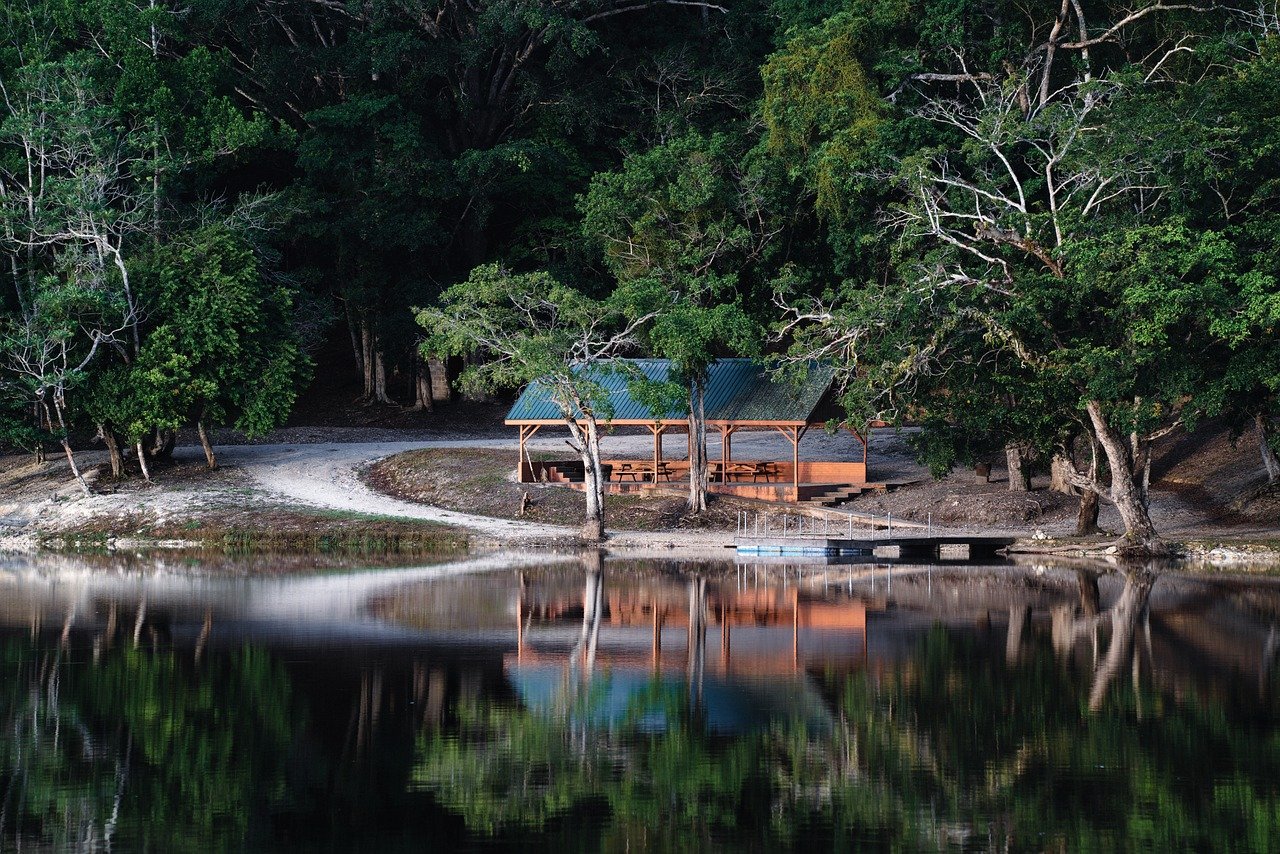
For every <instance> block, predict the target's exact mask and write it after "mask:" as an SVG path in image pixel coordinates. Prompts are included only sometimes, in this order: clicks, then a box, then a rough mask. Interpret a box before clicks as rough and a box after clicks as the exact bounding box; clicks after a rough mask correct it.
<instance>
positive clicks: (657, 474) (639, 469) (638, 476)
mask: <svg viewBox="0 0 1280 854" xmlns="http://www.w3.org/2000/svg"><path fill="white" fill-rule="evenodd" d="M613 474H615V475H617V478H618V481H619V482H621V481H622V480H623V479H624V478H627V479H629V480H630V481H631V482H632V483H640V482H641V481H645V480H648V481H652V482H654V483H657V481H658V478H662V479H663V480H671V466H669V465H667V463H665V462H662V463H658V468H657V469H656V470H655V469H654V467H653V463H641V462H634V463H626V462H624V463H614V465H613Z"/></svg>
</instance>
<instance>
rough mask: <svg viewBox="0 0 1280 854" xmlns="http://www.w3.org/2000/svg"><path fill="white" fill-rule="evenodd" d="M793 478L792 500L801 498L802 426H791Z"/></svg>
mask: <svg viewBox="0 0 1280 854" xmlns="http://www.w3.org/2000/svg"><path fill="white" fill-rule="evenodd" d="M791 479H792V488H793V489H794V490H795V491H794V492H793V493H792V494H791V500H792V501H799V500H800V428H799V427H792V428H791Z"/></svg>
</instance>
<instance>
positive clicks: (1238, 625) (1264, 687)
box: [0, 561, 1280, 852]
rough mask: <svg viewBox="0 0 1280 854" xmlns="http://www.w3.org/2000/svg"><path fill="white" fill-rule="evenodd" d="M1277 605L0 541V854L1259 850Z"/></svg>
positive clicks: (1096, 584) (1206, 581)
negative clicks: (171, 553)
mask: <svg viewBox="0 0 1280 854" xmlns="http://www.w3.org/2000/svg"><path fill="white" fill-rule="evenodd" d="M492 563H493V562H492V561H490V564H492ZM1278 624H1280V585H1277V584H1276V583H1274V582H1273V581H1270V580H1266V579H1262V580H1257V581H1240V580H1232V579H1226V578H1221V577H1205V576H1200V577H1189V576H1183V575H1178V574H1176V573H1162V574H1157V573H1154V572H1146V571H1134V572H1131V573H1129V574H1128V575H1127V576H1126V575H1123V574H1120V573H1107V572H1101V573H1100V572H1097V571H1093V570H1088V571H1086V570H1079V569H1073V568H1068V567H1054V566H1041V567H950V568H941V567H934V568H925V567H917V568H911V567H901V566H900V567H895V568H892V569H891V570H890V569H889V568H887V567H883V566H882V567H865V566H863V567H854V568H847V567H829V568H827V567H819V568H813V569H808V570H805V571H804V572H802V573H799V574H797V573H796V571H795V569H794V568H792V569H790V570H786V569H782V570H780V569H779V568H778V567H776V566H774V567H764V568H761V567H758V566H752V565H745V566H737V567H735V566H733V565H732V564H730V565H703V566H699V565H696V564H680V565H674V564H638V563H614V562H606V563H604V564H603V566H601V565H599V564H598V562H597V563H596V564H595V565H592V564H591V562H581V561H567V562H562V563H558V564H555V563H553V564H542V565H537V564H529V565H528V566H525V567H523V568H520V569H516V568H512V567H511V566H510V565H501V564H499V565H496V566H493V565H490V566H488V567H485V566H483V565H482V566H481V567H479V568H476V569H473V570H471V571H466V568H465V567H463V568H458V567H424V568H410V569H396V570H361V571H357V570H352V571H347V572H330V573H326V574H321V575H312V576H291V577H276V578H263V577H234V578H233V577H228V576H225V575H224V576H216V577H215V576H201V575H199V574H192V573H190V572H173V571H159V572H158V571H155V570H154V569H147V570H146V571H138V570H137V568H136V567H135V568H130V569H126V568H122V567H103V566H98V567H95V568H87V567H84V566H81V565H78V564H76V563H75V562H69V561H56V562H55V561H46V562H43V563H41V562H37V563H10V564H7V565H3V566H0V672H2V674H3V675H2V677H0V718H2V719H0V725H2V726H0V797H2V798H3V804H2V805H0V848H3V849H5V850H19V849H20V850H70V849H83V850H98V849H107V848H110V849H112V850H115V851H137V850H148V851H162V852H168V851H221V850H272V851H276V850H306V851H316V850H320V851H328V850H352V849H362V850H370V851H391V850H414V851H418V850H454V849H462V850H494V849H508V848H510V849H520V850H552V851H556V852H569V851H597V850H607V851H679V850H691V849H694V850H714V849H720V850H732V851H744V850H779V849H805V850H809V851H823V850H855V849H857V850H865V849H894V850H944V849H945V850H974V851H987V850H1000V851H1007V850H1014V851H1021V850H1036V851H1038V850H1048V851H1088V850H1110V849H1119V850H1135V849H1145V850H1161V851H1163V850H1201V851H1203V850H1250V851H1266V850H1277V849H1280V728H1278V727H1277V723H1278V721H1280V700H1278V699H1277V698H1278V697H1280V679H1278V678H1277V676H1276V671H1275V669H1273V666H1272V665H1273V661H1274V659H1275V656H1276V652H1277V648H1278V647H1280V635H1278V633H1277V625H1278Z"/></svg>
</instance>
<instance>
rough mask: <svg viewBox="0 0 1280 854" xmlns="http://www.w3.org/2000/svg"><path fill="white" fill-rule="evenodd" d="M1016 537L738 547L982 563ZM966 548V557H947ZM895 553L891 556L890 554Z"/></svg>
mask: <svg viewBox="0 0 1280 854" xmlns="http://www.w3.org/2000/svg"><path fill="white" fill-rule="evenodd" d="M1013 542H1014V540H1013V538H1012V537H976V536H964V535H959V536H937V537H935V536H925V537H879V538H875V539H856V538H850V537H827V536H820V535H819V536H812V535H810V536H804V535H793V536H785V537H779V536H760V537H757V536H749V535H748V536H738V537H736V538H735V539H734V548H735V549H736V550H737V552H738V554H741V555H767V556H781V557H806V556H809V557H834V556H841V555H848V556H858V557H881V556H883V557H886V558H896V559H898V560H906V559H911V560H920V559H927V560H948V559H950V560H981V559H985V558H993V557H996V556H997V555H998V554H999V553H1000V551H1001V550H1002V549H1005V548H1008V547H1009V546H1011V545H1013ZM944 548H945V549H947V551H948V552H953V551H960V550H961V549H963V552H964V556H963V557H961V556H958V555H956V556H951V557H948V556H944V552H943V549H944ZM890 553H891V554H890Z"/></svg>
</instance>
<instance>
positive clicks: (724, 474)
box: [720, 427, 733, 483]
mask: <svg viewBox="0 0 1280 854" xmlns="http://www.w3.org/2000/svg"><path fill="white" fill-rule="evenodd" d="M732 435H733V430H731V429H730V428H729V427H721V428H720V482H721V483H728V482H729V437H730V436H732Z"/></svg>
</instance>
